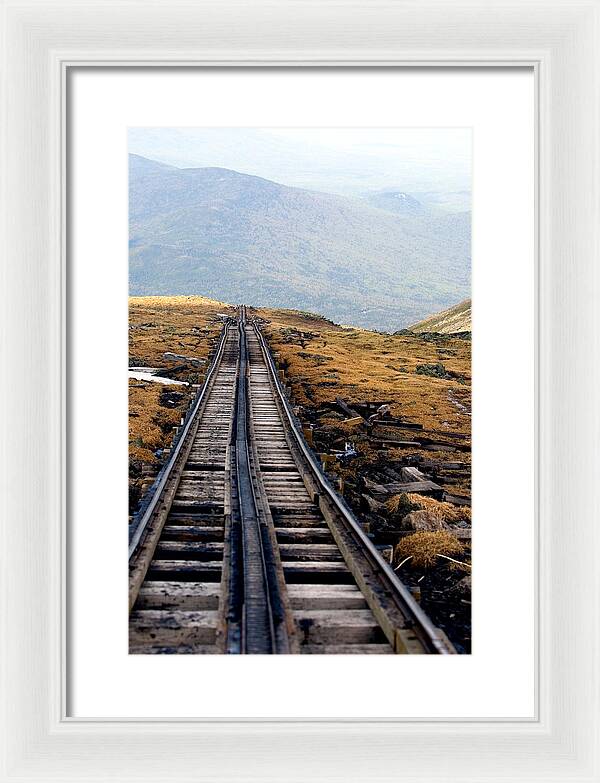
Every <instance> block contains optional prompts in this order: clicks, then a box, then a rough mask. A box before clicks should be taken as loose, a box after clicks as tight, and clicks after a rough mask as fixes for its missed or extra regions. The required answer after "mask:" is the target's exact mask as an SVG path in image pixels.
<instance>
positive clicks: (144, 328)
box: [129, 297, 471, 653]
mask: <svg viewBox="0 0 600 783" xmlns="http://www.w3.org/2000/svg"><path fill="white" fill-rule="evenodd" d="M231 312H233V311H232V309H231V308H229V307H228V306H227V305H225V304H223V303H219V302H213V301H211V300H207V299H204V298H203V297H134V298H132V299H130V343H129V348H130V366H151V367H160V368H161V375H165V374H167V375H169V376H170V377H173V378H177V379H178V380H183V381H186V382H187V383H189V384H190V385H189V386H170V385H169V386H160V385H159V384H157V383H155V382H145V381H130V418H129V443H130V460H129V486H130V512H133V511H134V510H135V507H136V506H137V503H138V501H139V498H140V495H141V493H142V492H143V491H144V490H145V489H146V488H147V487H148V486H149V485H150V484H151V482H152V480H153V478H154V476H155V475H156V473H157V472H158V470H159V469H160V465H161V464H162V462H163V453H164V452H163V449H166V448H168V447H169V445H170V443H171V440H172V437H173V427H175V426H176V425H177V424H178V423H179V420H180V417H181V416H182V415H183V413H184V412H185V410H186V409H187V407H188V406H189V403H190V401H191V399H192V396H193V394H194V393H195V388H194V385H195V384H198V383H201V382H202V379H203V370H202V369H201V368H200V369H199V368H198V367H197V366H196V367H194V366H191V365H190V364H189V363H186V362H179V363H178V362H177V361H172V362H167V361H166V360H165V359H164V354H165V353H167V352H169V353H174V354H177V355H183V356H186V357H193V358H198V359H205V358H206V357H207V356H208V353H209V351H210V348H211V347H212V345H213V344H214V342H215V340H216V338H217V336H218V333H219V330H220V327H221V321H220V318H219V313H231ZM250 314H251V315H253V316H254V317H257V318H259V319H261V321H262V323H263V329H264V332H265V335H266V336H267V338H268V341H269V344H270V346H271V349H272V350H273V352H274V354H275V357H276V360H277V363H278V366H279V367H280V369H282V370H283V371H284V374H285V377H286V383H287V385H288V386H289V387H290V393H291V398H292V401H293V403H294V406H295V408H296V412H297V415H298V417H299V418H300V420H301V421H302V422H303V424H304V426H305V431H306V435H307V438H308V440H309V442H311V444H312V446H313V448H314V450H315V451H316V452H317V454H319V455H320V458H321V461H322V463H323V465H324V467H325V469H326V471H327V473H328V474H329V476H330V478H331V479H332V481H334V482H335V483H336V484H337V486H338V487H339V488H340V490H341V491H342V492H343V495H344V497H345V499H346V500H347V502H348V503H349V504H350V506H351V507H352V508H353V509H354V511H355V512H356V514H357V516H358V518H359V519H360V521H361V523H362V524H363V526H364V528H365V530H366V531H367V532H368V533H369V535H370V536H371V537H372V539H373V541H374V543H375V544H376V545H377V546H378V547H379V548H380V550H381V552H382V554H383V555H384V556H385V557H388V558H389V559H390V561H391V562H392V564H393V567H394V568H395V569H396V572H397V574H398V575H399V577H400V578H401V579H402V580H403V581H404V582H405V583H406V584H407V585H408V586H409V587H410V588H411V589H412V590H413V593H414V595H415V596H416V598H417V600H419V601H420V603H421V605H422V606H423V608H424V609H425V610H426V611H427V613H428V614H429V615H430V616H431V617H432V619H433V621H434V622H435V623H436V624H437V625H439V626H440V627H441V628H443V629H444V630H445V631H446V633H447V634H448V636H449V637H450V639H451V640H452V642H453V643H454V644H455V646H456V647H457V649H458V651H459V652H463V653H465V652H466V653H468V652H470V649H471V647H470V645H471V576H470V572H471V508H470V495H471V441H470V437H471V343H470V339H469V336H468V335H461V336H460V337H453V336H449V335H441V334H425V335H418V334H413V333H409V332H406V331H403V332H401V333H398V334H394V335H390V334H380V333H377V332H371V331H366V330H362V329H355V328H352V327H343V326H339V325H337V324H333V323H332V322H330V321H327V320H326V319H323V318H321V317H319V316H315V315H312V314H308V313H302V312H297V311H291V310H273V309H256V310H250Z"/></svg>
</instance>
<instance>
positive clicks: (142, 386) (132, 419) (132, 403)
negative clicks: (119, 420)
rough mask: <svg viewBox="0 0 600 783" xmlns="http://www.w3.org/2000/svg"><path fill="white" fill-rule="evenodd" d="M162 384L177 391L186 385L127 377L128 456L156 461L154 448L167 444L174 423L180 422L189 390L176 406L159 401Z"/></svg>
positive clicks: (170, 438) (162, 388)
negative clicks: (128, 379) (165, 383)
mask: <svg viewBox="0 0 600 783" xmlns="http://www.w3.org/2000/svg"><path fill="white" fill-rule="evenodd" d="M165 388H173V389H177V391H179V390H180V389H184V388H186V387H183V386H177V387H175V386H173V387H168V386H167V387H165V386H162V385H161V384H159V383H153V382H152V381H149V382H145V381H133V380H130V381H129V458H130V459H133V460H138V461H140V462H143V463H147V464H150V465H153V464H156V462H157V459H156V457H155V456H154V452H155V451H156V450H157V449H162V448H165V447H166V446H168V445H169V443H170V442H171V440H172V437H173V431H172V430H173V427H175V426H177V425H178V424H179V421H180V418H181V415H182V413H183V412H184V411H185V409H186V407H187V404H188V402H189V394H188V393H187V392H186V393H185V399H184V400H182V402H181V404H180V405H178V406H177V407H176V408H165V407H164V406H162V405H161V404H160V395H161V393H162V392H163V391H164V389H165Z"/></svg>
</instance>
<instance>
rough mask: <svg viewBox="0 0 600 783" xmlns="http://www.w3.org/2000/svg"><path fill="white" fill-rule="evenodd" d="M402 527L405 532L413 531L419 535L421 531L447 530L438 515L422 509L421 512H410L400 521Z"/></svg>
mask: <svg viewBox="0 0 600 783" xmlns="http://www.w3.org/2000/svg"><path fill="white" fill-rule="evenodd" d="M402 526H403V527H404V528H405V529H407V530H413V531H414V532H415V533H420V532H421V531H423V530H426V531H434V530H447V529H448V526H447V525H446V523H445V522H444V520H443V519H442V518H441V516H440V515H439V514H436V513H434V512H431V511H427V510H425V509H423V510H422V511H411V512H410V514H407V515H406V516H405V517H404V518H403V519H402Z"/></svg>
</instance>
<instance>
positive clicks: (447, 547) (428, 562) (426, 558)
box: [394, 530, 468, 570]
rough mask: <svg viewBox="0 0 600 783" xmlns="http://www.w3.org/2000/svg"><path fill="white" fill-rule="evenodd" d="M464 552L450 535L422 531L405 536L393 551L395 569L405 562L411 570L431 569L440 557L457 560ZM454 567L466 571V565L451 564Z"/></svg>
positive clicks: (443, 532) (457, 541) (460, 545)
mask: <svg viewBox="0 0 600 783" xmlns="http://www.w3.org/2000/svg"><path fill="white" fill-rule="evenodd" d="M464 551H465V548H464V546H463V545H462V544H461V543H460V541H459V540H458V539H457V538H455V537H454V536H453V535H452V533H449V532H447V531H445V530H440V531H423V532H419V533H413V535H412V536H406V538H403V539H402V540H401V541H400V543H399V544H397V546H396V547H395V549H394V562H395V563H396V564H397V567H398V566H399V565H400V564H403V563H404V562H406V564H407V565H409V566H410V567H411V568H433V567H434V566H436V565H438V559H439V557H440V556H443V557H452V558H453V559H455V558H458V557H459V556H460V555H462V554H463V553H464ZM448 562H449V563H451V564H453V565H454V566H455V567H458V568H463V569H464V570H468V565H467V564H461V563H453V560H450V561H448Z"/></svg>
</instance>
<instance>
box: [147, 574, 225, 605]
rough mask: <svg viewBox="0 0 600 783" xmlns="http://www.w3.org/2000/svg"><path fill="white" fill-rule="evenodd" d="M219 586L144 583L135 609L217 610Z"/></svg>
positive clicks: (184, 583)
mask: <svg viewBox="0 0 600 783" xmlns="http://www.w3.org/2000/svg"><path fill="white" fill-rule="evenodd" d="M220 596H221V586H220V585H219V584H217V583H215V582H173V581H163V582H158V581H157V582H146V583H145V584H144V585H142V588H141V589H140V592H139V595H138V599H137V603H136V605H135V608H136V609H183V610H186V611H196V612H197V611H203V610H215V611H216V610H217V609H218V608H219V601H220Z"/></svg>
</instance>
